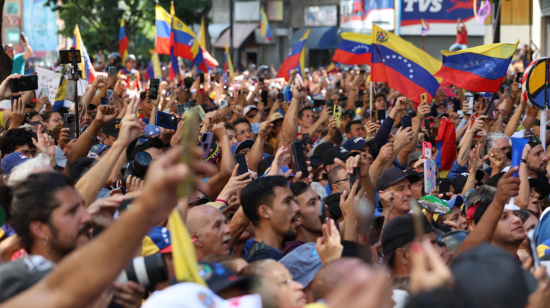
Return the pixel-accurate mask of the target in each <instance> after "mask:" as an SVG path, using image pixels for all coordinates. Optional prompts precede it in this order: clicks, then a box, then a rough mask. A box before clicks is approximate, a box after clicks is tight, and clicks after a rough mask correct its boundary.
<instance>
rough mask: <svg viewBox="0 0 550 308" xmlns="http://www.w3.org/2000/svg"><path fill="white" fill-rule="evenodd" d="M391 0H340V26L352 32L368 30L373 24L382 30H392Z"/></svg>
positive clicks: (392, 11)
mask: <svg viewBox="0 0 550 308" xmlns="http://www.w3.org/2000/svg"><path fill="white" fill-rule="evenodd" d="M394 15H395V12H394V8H393V0H341V1H340V27H341V28H345V29H355V31H353V32H362V33H365V31H366V32H370V31H369V30H372V25H373V24H375V25H377V26H379V27H381V28H383V29H384V30H394V28H395V22H394V20H395V16H394Z"/></svg>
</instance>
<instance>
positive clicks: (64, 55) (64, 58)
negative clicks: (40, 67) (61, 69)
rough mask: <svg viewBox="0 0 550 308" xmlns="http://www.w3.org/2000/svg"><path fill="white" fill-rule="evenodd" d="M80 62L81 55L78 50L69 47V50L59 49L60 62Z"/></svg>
mask: <svg viewBox="0 0 550 308" xmlns="http://www.w3.org/2000/svg"><path fill="white" fill-rule="evenodd" d="M75 61H76V63H82V56H81V54H80V50H77V49H74V48H71V49H69V50H60V51H59V62H60V63H61V64H73V63H75Z"/></svg>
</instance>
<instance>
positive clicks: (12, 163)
mask: <svg viewBox="0 0 550 308" xmlns="http://www.w3.org/2000/svg"><path fill="white" fill-rule="evenodd" d="M27 159H29V157H28V156H27V155H25V154H23V153H21V152H13V153H10V154H8V155H6V156H5V157H4V158H2V161H1V162H0V165H1V168H2V173H4V174H9V173H10V172H11V170H12V169H13V168H15V167H17V166H19V165H21V164H22V163H24V162H25V161H26V160H27Z"/></svg>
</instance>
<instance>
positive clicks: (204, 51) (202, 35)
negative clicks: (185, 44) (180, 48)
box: [199, 16, 220, 69]
mask: <svg viewBox="0 0 550 308" xmlns="http://www.w3.org/2000/svg"><path fill="white" fill-rule="evenodd" d="M206 31H208V30H207V29H206V27H205V26H204V16H203V17H202V19H201V32H200V36H199V45H200V46H201V51H202V56H203V57H204V61H206V66H207V67H208V69H211V68H213V67H216V66H218V65H220V63H218V61H217V60H216V59H214V57H212V55H210V53H209V52H208V50H207V49H206Z"/></svg>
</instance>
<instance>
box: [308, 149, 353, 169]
mask: <svg viewBox="0 0 550 308" xmlns="http://www.w3.org/2000/svg"><path fill="white" fill-rule="evenodd" d="M314 155H315V154H314ZM356 155H359V153H357V152H350V151H348V150H346V148H344V147H343V146H334V147H330V149H329V150H328V151H326V153H325V154H324V155H323V165H324V166H325V169H326V168H327V166H329V165H332V164H333V163H334V159H335V158H339V159H340V160H342V161H344V160H345V159H346V158H348V157H350V156H356Z"/></svg>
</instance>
